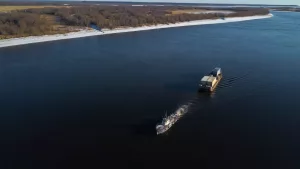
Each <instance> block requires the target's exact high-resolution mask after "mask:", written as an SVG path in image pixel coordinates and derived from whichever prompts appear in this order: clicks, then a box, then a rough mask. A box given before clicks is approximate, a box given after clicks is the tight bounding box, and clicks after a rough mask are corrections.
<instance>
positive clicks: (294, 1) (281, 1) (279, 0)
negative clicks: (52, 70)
mask: <svg viewBox="0 0 300 169" xmlns="http://www.w3.org/2000/svg"><path fill="white" fill-rule="evenodd" d="M0 1H1V0H0ZM87 1H92V0H87ZM98 1H99V0H98ZM104 1H134V2H183V3H184V2H193V3H232V4H235V3H237V4H278V5H300V0H104Z"/></svg>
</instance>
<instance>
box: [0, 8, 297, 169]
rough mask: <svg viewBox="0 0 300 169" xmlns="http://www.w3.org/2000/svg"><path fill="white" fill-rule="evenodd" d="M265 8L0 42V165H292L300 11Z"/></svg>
mask: <svg viewBox="0 0 300 169" xmlns="http://www.w3.org/2000/svg"><path fill="white" fill-rule="evenodd" d="M274 15H275V16H274V17H273V18H270V19H263V20H253V21H246V22H237V23H228V24H216V25H204V26H191V27H180V28H171V29H162V30H152V31H145V32H134V33H125V34H116V35H108V36H99V37H87V38H80V39H72V40H62V41H55V42H46V43H40V44H32V45H25V46H16V47H9V48H2V49H0V104H1V105H0V112H1V114H0V127H1V130H0V134H1V142H0V143H1V153H2V155H3V157H2V159H1V160H0V162H1V163H0V164H1V165H3V167H1V168H43V169H46V168H51V169H53V168H115V167H122V168H133V167H139V168H153V167H155V168H162V167H170V168H174V167H184V168H207V169H213V168H214V169H215V168H226V169H227V168H239V169H240V168H243V169H244V168H285V169H286V168H299V150H300V146H299V142H300V137H299V136H300V135H299V129H300V114H299V113H300V105H299V103H300V102H299V100H300V78H299V75H298V74H299V72H300V66H299V63H300V55H299V54H300V34H299V31H300V13H285V12H281V13H279V12H275V13H274ZM217 66H218V67H221V68H222V70H223V76H224V78H223V79H222V81H221V83H220V84H219V86H218V88H217V89H216V91H215V92H214V93H212V94H203V93H202V94H198V93H197V85H198V82H199V80H200V79H201V78H202V76H203V75H205V74H206V73H208V72H210V71H211V70H212V69H213V68H214V67H217ZM186 103H192V105H191V107H190V111H189V112H188V113H187V114H186V115H185V116H184V117H183V118H181V119H180V120H179V121H178V122H177V123H176V124H175V125H174V126H173V127H172V128H171V129H170V130H169V131H168V132H167V133H166V134H164V135H160V136H156V133H155V125H156V124H157V123H158V122H160V121H161V119H162V117H163V116H164V114H165V112H166V111H167V112H169V113H170V112H172V111H174V110H175V109H176V108H177V107H178V106H180V105H182V104H186Z"/></svg>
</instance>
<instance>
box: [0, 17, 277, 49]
mask: <svg viewBox="0 0 300 169" xmlns="http://www.w3.org/2000/svg"><path fill="white" fill-rule="evenodd" d="M272 16H273V15H272V14H269V15H263V16H248V17H234V18H226V19H225V20H222V19H213V20H198V21H190V22H181V23H175V24H165V25H155V26H143V27H136V28H122V29H114V30H106V31H104V32H100V31H96V30H88V29H86V30H81V31H79V32H71V33H66V34H56V35H44V36H30V37H24V38H12V39H3V40H0V48H3V47H9V46H17V45H26V44H31V43H40V42H47V41H55V40H63V39H73V38H82V37H88V36H99V35H108V34H116V33H125V32H136V31H145V30H153V29H164V28H173V27H183V26H195V25H207V24H219V23H230V22H240V21H248V20H255V19H265V18H270V17H272Z"/></svg>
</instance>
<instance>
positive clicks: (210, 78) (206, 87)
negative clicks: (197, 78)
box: [199, 67, 222, 92]
mask: <svg viewBox="0 0 300 169" xmlns="http://www.w3.org/2000/svg"><path fill="white" fill-rule="evenodd" d="M221 79H222V70H221V68H218V67H216V68H214V69H213V70H212V71H211V72H210V73H209V74H208V75H206V76H204V77H203V78H202V79H201V82H200V84H199V91H209V92H212V91H214V90H215V88H216V87H217V86H218V84H219V82H220V81H221Z"/></svg>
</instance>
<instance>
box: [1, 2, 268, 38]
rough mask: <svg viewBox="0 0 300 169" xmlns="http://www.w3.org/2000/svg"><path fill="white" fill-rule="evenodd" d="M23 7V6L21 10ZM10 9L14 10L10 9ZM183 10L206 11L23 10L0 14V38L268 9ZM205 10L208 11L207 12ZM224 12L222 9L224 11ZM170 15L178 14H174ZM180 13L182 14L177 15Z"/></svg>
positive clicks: (131, 8)
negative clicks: (213, 11)
mask: <svg viewBox="0 0 300 169" xmlns="http://www.w3.org/2000/svg"><path fill="white" fill-rule="evenodd" d="M23 7H24V6H23ZM10 9H17V8H11V7H10ZM184 10H205V9H203V8H202V9H201V8H191V7H178V6H125V5H124V6H100V5H99V6H95V5H94V6H74V7H64V8H63V7H62V6H59V7H44V6H43V7H42V6H41V8H34V9H27V7H26V9H25V8H22V9H20V10H13V11H10V12H6V13H0V38H11V37H22V36H31V35H44V34H55V33H66V32H70V31H75V30H78V29H79V28H83V27H89V26H91V25H97V26H98V27H100V28H109V29H113V28H118V27H138V26H144V25H156V24H169V23H176V22H184V21H192V20H201V19H216V18H219V17H224V16H226V17H239V16H253V15H266V14H268V13H269V11H268V10H267V9H263V8H259V9H254V8H232V9H230V11H234V12H235V13H230V14H214V13H210V14H189V13H185V12H182V11H184ZM206 10H207V9H206ZM223 10H224V9H223ZM173 11H177V12H175V14H174V12H173ZM178 11H181V12H178Z"/></svg>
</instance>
